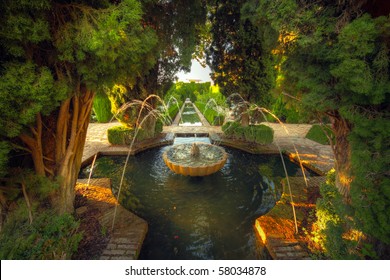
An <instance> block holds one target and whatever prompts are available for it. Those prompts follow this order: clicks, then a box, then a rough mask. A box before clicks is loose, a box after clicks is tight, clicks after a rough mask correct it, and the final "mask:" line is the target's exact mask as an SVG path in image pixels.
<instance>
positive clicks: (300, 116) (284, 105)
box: [268, 95, 310, 123]
mask: <svg viewBox="0 0 390 280" xmlns="http://www.w3.org/2000/svg"><path fill="white" fill-rule="evenodd" d="M271 108H272V110H271V111H272V113H273V114H275V116H277V117H278V118H279V120H281V121H282V122H285V123H307V122H308V121H309V120H310V118H309V115H308V114H307V111H305V110H300V108H299V104H296V103H294V102H292V101H290V102H286V101H284V98H283V96H281V95H280V96H279V97H278V98H277V99H275V101H274V103H273V104H272V107H271ZM268 119H269V121H273V122H276V120H275V119H274V118H271V117H270V118H268Z"/></svg>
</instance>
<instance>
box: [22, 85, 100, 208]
mask: <svg viewBox="0 0 390 280" xmlns="http://www.w3.org/2000/svg"><path fill="white" fill-rule="evenodd" d="M93 96H94V94H93V92H91V91H89V90H87V89H86V88H85V87H83V86H79V88H78V91H77V93H76V94H75V95H74V96H73V97H71V98H68V99H66V100H64V101H63V102H62V103H61V106H60V109H59V110H58V111H56V112H54V113H52V114H51V115H50V116H48V117H46V118H42V117H41V116H40V115H38V116H37V121H36V125H35V126H34V127H31V128H30V130H31V132H30V133H29V134H23V135H21V136H20V139H21V140H22V141H23V142H24V143H25V145H26V146H27V147H28V149H29V150H30V153H31V156H32V159H33V163H34V168H35V172H36V173H37V175H43V176H46V177H49V178H51V179H52V180H57V181H58V183H59V189H58V190H56V191H55V192H53V194H52V195H51V204H52V206H53V207H54V208H55V209H56V210H57V211H58V212H59V213H71V212H73V210H74V208H73V207H74V206H73V202H74V196H75V194H74V186H75V184H76V180H77V177H78V173H79V171H80V167H81V161H82V155H83V149H84V144H85V139H86V135H87V129H88V124H89V119H90V115H91V109H92V101H93Z"/></svg>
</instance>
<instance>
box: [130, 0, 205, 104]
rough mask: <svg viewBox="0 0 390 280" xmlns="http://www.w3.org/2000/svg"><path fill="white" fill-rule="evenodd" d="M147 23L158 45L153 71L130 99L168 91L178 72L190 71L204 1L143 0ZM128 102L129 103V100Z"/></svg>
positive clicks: (136, 88)
mask: <svg viewBox="0 0 390 280" xmlns="http://www.w3.org/2000/svg"><path fill="white" fill-rule="evenodd" d="M140 2H142V5H143V10H144V12H145V15H144V17H143V20H144V24H145V25H147V26H150V27H152V28H153V29H154V31H155V33H156V35H157V38H158V44H157V45H156V46H155V48H154V54H155V55H156V56H157V60H156V61H155V63H154V66H153V68H152V69H151V70H150V71H149V72H148V73H145V74H144V75H143V76H141V77H139V78H138V79H137V82H136V84H135V85H134V86H131V87H129V88H128V91H129V94H130V99H129V100H131V99H133V98H134V96H136V97H137V98H139V99H144V98H145V97H146V96H147V95H148V94H159V95H160V94H162V93H163V92H166V91H167V90H168V89H169V88H170V86H171V85H172V82H173V81H174V79H175V75H176V73H177V72H178V71H180V70H184V71H189V70H190V68H191V58H192V54H193V52H194V51H195V48H196V45H197V44H198V42H199V40H200V35H199V33H200V32H201V29H202V26H203V25H204V24H205V20H206V5H205V1H203V0H193V1H188V0H171V1H160V0H142V1H140ZM129 100H126V101H129Z"/></svg>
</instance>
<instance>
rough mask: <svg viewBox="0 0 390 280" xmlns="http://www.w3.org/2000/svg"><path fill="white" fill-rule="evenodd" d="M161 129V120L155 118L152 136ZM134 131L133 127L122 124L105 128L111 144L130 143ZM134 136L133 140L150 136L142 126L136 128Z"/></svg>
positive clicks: (140, 139)
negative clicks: (136, 131)
mask: <svg viewBox="0 0 390 280" xmlns="http://www.w3.org/2000/svg"><path fill="white" fill-rule="evenodd" d="M162 130H163V123H162V121H161V120H157V121H156V126H155V129H154V135H153V136H156V135H158V134H160V133H161V132H162ZM134 132H135V129H134V128H129V127H127V126H124V125H117V126H113V127H111V128H109V129H108V130H107V138H108V142H109V143H110V144H112V145H130V144H131V141H132V140H133V137H134ZM136 137H137V138H136V139H135V142H140V141H142V140H145V139H147V138H150V136H149V137H148V135H147V132H146V131H145V130H144V129H142V128H140V129H138V133H137V136H136Z"/></svg>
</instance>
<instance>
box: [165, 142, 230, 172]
mask: <svg viewBox="0 0 390 280" xmlns="http://www.w3.org/2000/svg"><path fill="white" fill-rule="evenodd" d="M163 159H164V162H165V164H166V165H167V166H168V167H169V169H170V170H172V171H173V172H175V173H177V174H181V175H185V176H207V175H210V174H213V173H215V172H217V171H218V170H220V169H221V168H222V167H223V166H224V165H225V163H226V160H227V154H226V152H225V150H224V149H223V148H222V147H219V146H216V145H212V144H207V143H201V142H194V143H192V144H190V143H184V144H179V145H174V146H172V147H171V148H170V149H168V150H167V151H165V152H164V154H163Z"/></svg>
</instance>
